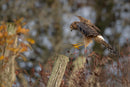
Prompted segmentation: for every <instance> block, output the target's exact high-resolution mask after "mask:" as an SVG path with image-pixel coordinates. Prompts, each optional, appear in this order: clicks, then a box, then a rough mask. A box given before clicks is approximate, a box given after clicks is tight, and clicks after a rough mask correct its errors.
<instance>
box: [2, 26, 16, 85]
mask: <svg viewBox="0 0 130 87" xmlns="http://www.w3.org/2000/svg"><path fill="white" fill-rule="evenodd" d="M7 30H8V31H7V32H8V34H13V33H15V31H16V30H15V27H14V26H13V25H8V26H7ZM5 39H6V38H5ZM16 46H17V37H15V39H14V43H13V47H14V48H16ZM7 47H8V44H7V43H4V45H3V47H2V48H3V49H2V52H1V55H3V56H4V59H3V60H1V61H0V87H12V84H13V83H14V81H15V78H16V76H15V58H16V55H14V54H12V53H11V52H10V50H8V49H7Z"/></svg>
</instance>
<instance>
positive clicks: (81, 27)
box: [77, 22, 99, 37]
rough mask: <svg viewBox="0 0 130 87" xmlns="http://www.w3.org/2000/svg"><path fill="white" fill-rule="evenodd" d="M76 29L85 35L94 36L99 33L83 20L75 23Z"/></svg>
mask: <svg viewBox="0 0 130 87" xmlns="http://www.w3.org/2000/svg"><path fill="white" fill-rule="evenodd" d="M77 29H78V30H79V31H80V32H81V33H82V34H83V35H84V36H86V37H96V36H97V35H99V33H98V32H97V31H96V30H95V29H93V28H91V27H89V26H88V25H87V24H85V23H83V22H79V23H77Z"/></svg>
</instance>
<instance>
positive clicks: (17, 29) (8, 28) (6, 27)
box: [0, 19, 35, 60]
mask: <svg viewBox="0 0 130 87" xmlns="http://www.w3.org/2000/svg"><path fill="white" fill-rule="evenodd" d="M21 21H22V19H20V20H17V21H15V22H14V24H6V23H2V24H1V25H0V50H1V54H0V60H3V59H4V58H5V57H6V55H5V53H6V52H5V51H7V50H8V51H10V52H11V54H15V55H17V56H18V55H19V54H20V53H23V52H25V51H27V50H28V48H31V45H30V44H34V43H35V41H34V40H33V39H31V38H23V37H21V35H27V34H28V32H29V29H26V28H22V25H23V23H20V22H21ZM12 26H13V27H12ZM16 37H18V38H17V41H16V40H15V39H16ZM19 39H20V40H21V41H19ZM15 41H16V42H15ZM15 43H17V46H14V45H15ZM7 58H8V57H7Z"/></svg>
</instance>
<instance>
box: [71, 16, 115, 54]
mask: <svg viewBox="0 0 130 87" xmlns="http://www.w3.org/2000/svg"><path fill="white" fill-rule="evenodd" d="M77 17H78V18H79V20H80V21H75V22H73V23H72V24H71V25H70V28H71V31H72V30H78V31H79V32H81V33H82V35H83V38H84V45H85V48H86V47H87V46H88V45H89V44H90V43H91V42H92V40H93V39H94V40H95V41H96V42H98V43H100V44H103V45H104V46H105V47H106V48H108V49H109V50H110V51H112V52H114V50H113V48H112V47H111V45H109V44H108V43H107V42H106V41H105V39H104V38H103V36H102V35H101V34H100V33H99V32H100V29H99V28H98V27H96V26H95V25H94V24H92V23H91V22H90V20H87V19H85V18H83V17H81V16H77Z"/></svg>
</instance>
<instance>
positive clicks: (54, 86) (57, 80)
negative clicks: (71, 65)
mask: <svg viewBox="0 0 130 87" xmlns="http://www.w3.org/2000/svg"><path fill="white" fill-rule="evenodd" d="M68 62H69V58H68V57H66V56H63V55H59V56H58V57H57V60H56V62H55V65H54V67H53V70H52V73H51V76H50V78H49V81H48V84H47V87H60V84H61V81H62V78H63V75H64V72H65V69H66V66H67V63H68Z"/></svg>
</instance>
